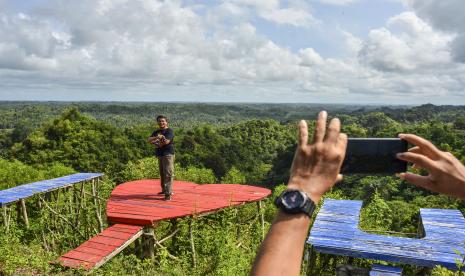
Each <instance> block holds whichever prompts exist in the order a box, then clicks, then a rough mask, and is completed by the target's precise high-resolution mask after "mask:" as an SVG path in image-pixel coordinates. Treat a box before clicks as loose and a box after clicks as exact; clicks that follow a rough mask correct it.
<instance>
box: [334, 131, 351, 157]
mask: <svg viewBox="0 0 465 276" xmlns="http://www.w3.org/2000/svg"><path fill="white" fill-rule="evenodd" d="M347 139H348V138H347V134H345V133H339V135H338V137H337V143H336V148H337V149H338V151H340V152H342V153H343V156H342V159H344V156H345V153H346V149H347Z"/></svg>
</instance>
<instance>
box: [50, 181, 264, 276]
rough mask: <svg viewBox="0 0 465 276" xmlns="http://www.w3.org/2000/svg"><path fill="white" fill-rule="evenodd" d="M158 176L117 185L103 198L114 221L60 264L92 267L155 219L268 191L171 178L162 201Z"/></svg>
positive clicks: (236, 202)
mask: <svg viewBox="0 0 465 276" xmlns="http://www.w3.org/2000/svg"><path fill="white" fill-rule="evenodd" d="M160 191H161V187H160V180H158V179H150V180H137V181H131V182H127V183H124V184H121V185H118V186H117V187H116V188H115V189H114V190H113V191H112V193H111V195H110V199H109V200H108V202H107V219H108V221H109V222H111V223H116V224H115V225H113V226H111V227H109V228H107V229H105V230H104V231H102V232H101V233H100V234H98V235H97V236H95V237H93V238H91V239H90V240H88V241H86V242H84V243H83V244H82V245H80V246H79V247H78V248H76V249H74V250H71V251H69V252H68V253H66V254H64V255H63V256H61V257H60V258H59V259H58V260H57V262H58V263H60V264H61V265H62V266H65V267H71V268H82V269H85V270H91V269H95V268H97V267H99V266H101V265H103V264H104V263H105V262H106V261H108V260H109V259H111V258H112V257H113V256H115V255H116V254H118V253H119V252H121V251H122V250H123V249H124V248H125V247H126V246H128V245H129V244H130V243H131V242H132V241H134V240H135V239H137V238H138V237H139V236H140V235H141V234H142V231H143V226H152V225H153V224H154V223H155V222H156V221H160V220H166V219H171V218H177V217H185V216H190V215H201V214H206V213H210V212H215V211H218V210H221V209H223V208H226V207H230V206H237V205H241V204H245V203H247V202H253V201H259V200H262V199H264V198H266V197H267V196H269V195H270V194H271V191H270V190H268V189H265V188H261V187H254V186H247V185H239V184H204V185H198V184H195V183H192V182H185V181H175V182H174V183H173V192H174V194H173V196H172V200H170V201H165V200H164V195H158V193H159V192H160Z"/></svg>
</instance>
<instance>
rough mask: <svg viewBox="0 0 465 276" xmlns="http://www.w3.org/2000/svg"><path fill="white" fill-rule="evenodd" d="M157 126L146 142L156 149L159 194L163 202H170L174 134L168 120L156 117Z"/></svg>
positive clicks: (160, 116)
mask: <svg viewBox="0 0 465 276" xmlns="http://www.w3.org/2000/svg"><path fill="white" fill-rule="evenodd" d="M157 124H158V127H159V129H157V130H155V131H154V132H153V133H152V135H150V137H149V138H148V142H149V143H150V144H152V145H155V147H156V151H155V155H156V156H157V158H158V168H159V171H160V181H161V189H162V191H161V192H160V193H159V194H164V195H165V200H171V195H172V194H173V190H172V186H173V177H174V132H173V130H172V129H171V128H169V127H168V119H167V118H166V117H165V116H163V115H159V116H158V117H157Z"/></svg>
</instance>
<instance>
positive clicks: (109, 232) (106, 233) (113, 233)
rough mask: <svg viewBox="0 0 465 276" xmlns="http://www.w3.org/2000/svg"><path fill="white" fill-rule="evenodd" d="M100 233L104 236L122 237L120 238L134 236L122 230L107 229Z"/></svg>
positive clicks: (126, 238) (124, 238) (125, 238)
mask: <svg viewBox="0 0 465 276" xmlns="http://www.w3.org/2000/svg"><path fill="white" fill-rule="evenodd" d="M100 235H101V236H104V237H109V238H115V239H122V240H128V239H129V238H131V237H132V236H134V234H133V233H124V232H118V231H112V230H108V229H106V230H105V231H103V232H102V233H100Z"/></svg>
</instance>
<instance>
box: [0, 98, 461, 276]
mask: <svg viewBox="0 0 465 276" xmlns="http://www.w3.org/2000/svg"><path fill="white" fill-rule="evenodd" d="M322 109H325V110H327V111H328V113H329V115H330V116H337V117H339V118H340V119H341V122H342V130H343V131H344V132H345V133H347V134H348V135H349V136H350V137H396V135H397V134H398V133H401V132H402V133H415V134H418V135H420V136H423V137H425V138H427V139H429V140H431V141H432V142H433V143H434V144H435V145H437V146H438V147H439V148H441V149H442V150H446V151H450V152H451V153H453V154H454V155H455V156H456V157H457V158H458V159H459V160H461V161H462V163H465V107H464V106H435V105H431V104H428V105H422V106H415V107H411V106H389V107H386V106H345V105H318V104H313V105H306V104H282V105H281V104H200V103H116V102H110V103H95V102H90V103H65V102H41V103H38V102H0V115H1V116H0V180H1V181H0V189H6V188H10V187H14V186H17V185H20V184H25V183H29V182H33V181H37V180H42V179H49V178H53V177H58V176H62V175H67V174H70V173H73V172H102V173H105V178H104V180H103V181H102V183H101V185H99V189H98V194H99V197H100V198H101V199H102V202H101V203H102V204H104V202H105V199H106V198H108V197H109V194H110V192H111V191H112V189H113V188H114V187H115V186H116V185H118V184H120V183H123V182H126V181H129V180H134V179H143V178H158V177H159V176H158V170H157V167H158V165H157V160H156V159H155V158H153V151H154V149H153V147H152V146H151V145H150V144H148V143H147V142H146V139H147V137H148V136H149V135H150V133H151V132H152V131H153V129H154V128H155V127H156V124H155V117H156V115H158V114H164V115H166V116H167V117H168V118H169V119H170V123H171V127H172V128H173V129H174V131H175V135H176V136H175V147H176V178H177V179H179V180H190V181H194V182H197V183H199V184H202V183H239V184H249V185H258V186H263V187H267V188H270V189H272V190H273V195H272V196H271V197H270V198H269V199H267V200H266V201H265V208H264V209H262V210H261V212H263V214H264V215H265V220H266V226H267V227H268V226H269V225H270V223H271V222H272V219H273V216H274V213H275V207H274V206H273V204H272V200H273V199H274V197H276V196H277V195H278V194H279V192H280V191H282V190H283V189H284V187H285V186H284V184H285V183H286V181H287V179H288V177H289V168H290V165H291V161H292V157H293V153H294V150H295V147H296V124H297V121H298V120H300V119H308V120H309V126H310V127H313V120H314V118H316V114H317V113H318V112H319V111H320V110H322ZM310 131H311V130H310ZM410 170H414V169H410ZM420 173H421V171H420ZM326 197H329V198H336V199H359V200H363V202H364V207H363V209H362V220H361V225H360V227H361V228H362V229H364V230H365V231H374V232H377V233H380V232H386V233H387V232H395V233H396V235H401V236H409V237H411V236H415V235H416V232H417V225H418V214H419V208H425V207H426V208H454V209H459V210H461V211H462V213H465V202H464V201H460V200H456V199H453V198H451V197H447V196H441V195H437V194H433V193H430V192H428V191H425V190H423V189H419V188H416V187H414V186H411V185H409V184H407V183H406V182H404V181H401V180H400V179H399V178H397V177H395V176H382V177H381V176H363V175H355V176H346V177H345V179H344V181H343V182H342V183H339V184H338V185H336V186H335V187H334V188H333V190H332V191H331V192H329V193H328V194H327V195H326ZM73 198H74V199H73ZM73 200H74V201H73ZM47 202H48V203H47ZM70 202H74V203H77V202H79V204H81V205H83V206H87V207H86V208H84V209H83V211H81V212H77V213H76V212H73V211H69V210H68V209H67V208H68V207H67V205H69V203H70ZM27 204H28V208H29V210H32V212H31V227H30V228H29V229H25V227H24V225H23V224H22V222H21V220H15V219H13V220H12V223H11V225H10V226H9V228H8V229H2V231H1V233H0V273H2V274H59V273H70V274H72V273H80V272H79V271H69V270H68V271H62V268H60V267H59V266H56V265H53V264H50V262H51V261H53V260H55V259H56V258H57V257H58V256H60V255H61V254H63V253H64V252H66V251H67V250H70V249H72V248H74V247H76V246H77V245H79V244H80V243H82V242H83V241H85V240H87V239H88V238H90V237H91V236H93V235H95V234H96V233H98V231H99V229H98V227H97V225H98V218H97V216H96V215H95V214H96V212H97V213H98V212H100V213H101V214H102V215H104V211H102V210H105V208H104V206H103V208H102V210H100V209H99V207H98V206H97V205H98V204H97V203H96V202H95V201H94V200H92V198H90V197H87V198H86V199H80V200H79V201H77V199H76V190H73V189H68V190H66V191H63V194H62V195H61V196H60V197H59V198H55V199H54V200H49V201H47V199H46V198H45V199H44V198H42V197H37V198H32V199H29V200H28V201H27ZM44 206H48V207H44ZM49 207H50V208H49ZM54 210H60V212H58V214H57V211H54ZM257 217H258V214H257V208H256V206H255V205H254V204H248V205H244V206H241V207H239V208H230V209H227V210H224V211H221V212H219V213H216V214H213V215H209V216H206V217H202V218H199V219H197V220H195V229H196V230H195V233H194V235H195V243H196V248H198V252H197V263H196V266H195V267H194V266H193V265H192V261H191V256H190V250H189V248H190V244H189V242H188V239H187V237H188V235H189V234H188V227H189V226H188V221H187V219H178V220H172V221H166V222H164V223H162V224H160V225H159V226H158V227H157V228H156V236H157V237H159V238H160V239H161V238H163V237H164V236H166V235H167V234H168V233H169V231H170V229H172V227H173V226H174V225H176V227H178V228H179V229H181V230H180V231H179V232H178V233H177V234H176V235H175V236H174V237H173V238H171V239H169V240H168V241H166V242H165V243H163V246H161V247H157V250H156V258H155V260H154V261H151V260H141V259H138V258H137V257H136V256H135V255H134V254H133V253H134V248H128V249H127V250H125V251H123V252H122V253H121V254H119V255H118V256H117V257H115V258H114V259H112V260H111V261H110V262H108V263H107V264H106V265H104V266H103V267H101V268H99V269H97V270H96V271H94V273H96V274H102V275H103V274H105V275H108V274H110V275H123V274H129V275H131V274H132V275H140V274H147V275H154V274H157V275H158V274H173V275H186V274H187V275H205V274H206V275H246V274H247V273H248V271H249V269H250V267H251V263H252V261H253V259H254V257H255V253H256V251H257V248H258V246H259V245H260V242H261V239H262V236H261V229H260V227H261V226H260V222H259V220H258V218H257ZM2 220H5V217H3V218H2ZM2 222H4V221H2ZM2 225H4V223H3V224H2ZM2 227H4V226H2ZM458 258H461V257H460V256H458ZM345 261H347V260H346V258H343V257H331V258H330V260H329V262H330V263H331V265H325V266H323V263H325V264H328V256H323V255H320V256H319V257H318V259H317V263H316V266H317V267H318V269H319V270H320V271H321V273H322V274H327V275H333V274H334V267H335V264H337V263H344V262H345ZM354 263H355V264H356V265H359V266H362V267H369V266H370V264H371V263H372V261H369V260H362V259H359V260H355V261H354ZM303 266H305V262H304V264H303ZM416 271H418V268H416V267H412V266H405V267H404V273H407V274H414V273H415V272H416ZM449 274H450V275H453V272H448V271H446V270H445V269H443V268H436V269H434V271H433V275H449Z"/></svg>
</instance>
